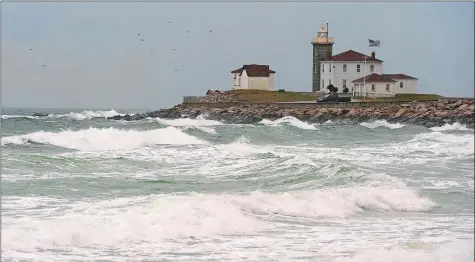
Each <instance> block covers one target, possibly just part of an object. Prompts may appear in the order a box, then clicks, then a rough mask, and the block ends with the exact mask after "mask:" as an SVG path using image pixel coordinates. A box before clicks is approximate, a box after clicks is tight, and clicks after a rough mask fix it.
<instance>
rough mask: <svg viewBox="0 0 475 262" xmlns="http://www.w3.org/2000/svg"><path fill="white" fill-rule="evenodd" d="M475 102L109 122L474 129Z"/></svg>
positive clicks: (238, 111)
mask: <svg viewBox="0 0 475 262" xmlns="http://www.w3.org/2000/svg"><path fill="white" fill-rule="evenodd" d="M474 107H475V103H474V100H446V99H441V100H438V101H426V102H422V101H421V102H416V101H415V102H411V103H406V104H399V105H397V104H396V105H388V106H387V107H365V108H331V107H329V108H316V107H314V108H312V107H309V108H300V109H288V108H282V107H280V106H279V105H276V104H267V105H246V104H243V105H241V106H237V107H228V108H207V107H188V106H183V105H176V106H174V107H172V108H169V109H161V110H158V111H154V112H150V113H146V114H136V115H125V116H114V117H109V118H108V119H115V120H140V119H143V118H148V117H150V118H156V117H160V118H168V119H176V118H183V117H189V118H196V117H197V116H199V115H204V116H205V117H206V118H207V119H212V120H218V121H224V122H228V123H256V122H259V121H261V120H262V119H269V120H275V119H278V118H281V117H285V116H293V117H295V118H297V119H299V120H302V121H307V122H310V123H324V122H326V121H328V120H332V121H342V122H368V121H375V120H386V121H388V122H391V123H396V122H399V123H407V124H419V125H424V126H426V127H434V126H441V125H444V124H446V123H449V124H452V123H455V122H458V123H460V124H464V125H467V127H469V128H474Z"/></svg>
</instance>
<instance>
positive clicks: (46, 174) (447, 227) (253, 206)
mask: <svg viewBox="0 0 475 262" xmlns="http://www.w3.org/2000/svg"><path fill="white" fill-rule="evenodd" d="M38 112H46V113H48V114H50V115H48V116H45V117H32V116H31V115H32V114H33V113H38ZM135 112H137V111H135ZM125 113H134V111H121V110H103V111H97V110H87V109H43V110H39V109H18V108H3V109H2V120H1V130H2V138H1V146H2V147H1V148H2V162H1V164H2V176H1V178H2V200H1V204H2V206H1V208H2V228H1V230H2V243H1V244H2V245H1V247H2V254H1V255H2V259H1V260H2V261H323V262H325V261H358V262H361V261H383V262H384V261H398V262H399V261H408V262H409V261H417V262H420V261H423V262H426V261H427V262H429V261H433V262H448V261H456V262H464V261H467V262H468V261H470V262H472V261H473V260H474V186H473V184H474V131H473V129H469V128H466V127H464V126H463V125H460V124H457V123H456V124H453V125H445V126H441V127H434V128H431V129H429V128H425V127H422V126H417V125H404V124H401V123H388V122H385V121H376V122H369V123H360V124H342V123H336V122H331V121H329V122H327V123H325V124H320V125H318V124H309V123H305V122H302V121H299V120H297V119H296V118H293V117H284V118H281V119H277V120H274V121H271V120H263V121H262V122H260V123H257V124H252V125H243V124H239V125H238V124H225V123H221V122H217V121H213V120H207V119H206V116H200V117H198V118H197V119H176V120H167V119H159V118H157V119H144V120H140V121H130V122H127V121H115V120H107V119H105V117H107V116H113V115H116V114H125Z"/></svg>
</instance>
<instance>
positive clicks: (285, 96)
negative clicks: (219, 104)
mask: <svg viewBox="0 0 475 262" xmlns="http://www.w3.org/2000/svg"><path fill="white" fill-rule="evenodd" d="M231 92H232V93H233V94H235V95H236V97H237V99H239V100H243V101H248V102H250V103H273V102H294V101H315V100H316V99H317V95H316V94H311V93H300V92H290V91H286V92H279V91H267V90H244V89H241V90H232V91H231Z"/></svg>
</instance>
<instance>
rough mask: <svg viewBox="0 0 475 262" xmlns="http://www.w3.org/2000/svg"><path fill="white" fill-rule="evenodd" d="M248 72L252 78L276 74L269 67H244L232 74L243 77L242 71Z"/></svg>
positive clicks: (254, 65) (253, 65) (252, 65)
mask: <svg viewBox="0 0 475 262" xmlns="http://www.w3.org/2000/svg"><path fill="white" fill-rule="evenodd" d="M244 70H246V73H247V76H250V77H268V76H269V74H271V73H275V71H273V70H271V69H270V68H269V65H256V64H251V65H244V66H243V67H241V68H238V69H236V70H233V71H231V73H233V74H236V73H239V75H242V71H244Z"/></svg>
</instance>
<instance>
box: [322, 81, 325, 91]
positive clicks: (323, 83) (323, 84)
mask: <svg viewBox="0 0 475 262" xmlns="http://www.w3.org/2000/svg"><path fill="white" fill-rule="evenodd" d="M322 89H325V80H323V79H322Z"/></svg>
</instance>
